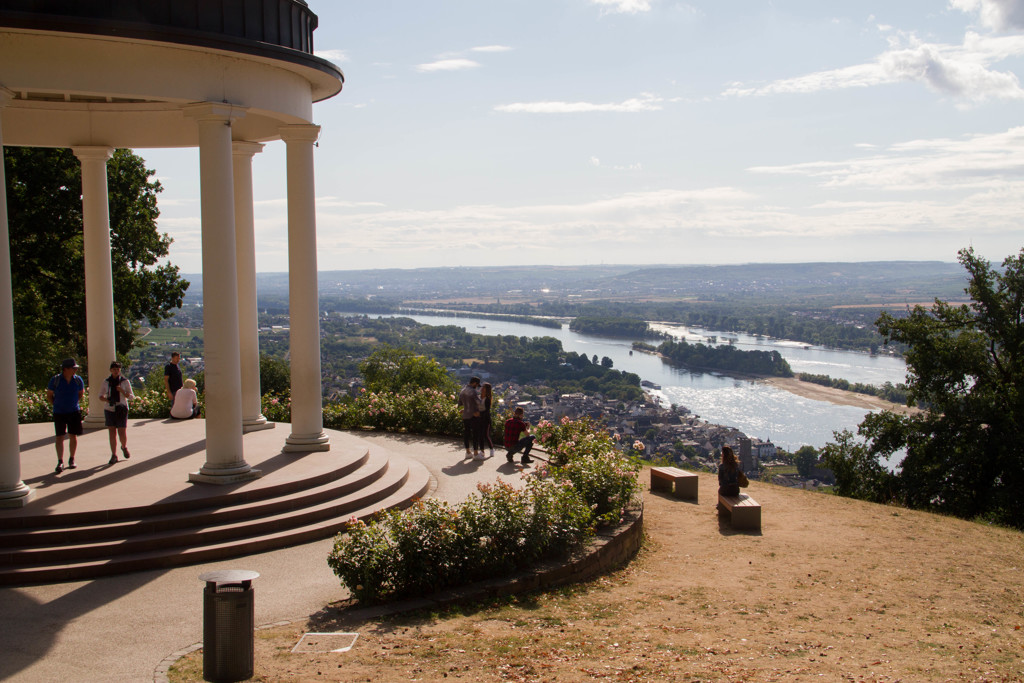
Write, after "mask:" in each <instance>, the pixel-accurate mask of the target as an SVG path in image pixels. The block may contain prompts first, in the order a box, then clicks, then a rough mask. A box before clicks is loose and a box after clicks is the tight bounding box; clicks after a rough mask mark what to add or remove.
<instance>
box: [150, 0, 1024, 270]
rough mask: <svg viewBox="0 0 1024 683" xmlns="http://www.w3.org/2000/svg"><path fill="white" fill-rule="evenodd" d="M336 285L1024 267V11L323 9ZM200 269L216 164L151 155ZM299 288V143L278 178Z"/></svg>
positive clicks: (324, 235) (572, 0)
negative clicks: (792, 268) (1016, 260)
mask: <svg viewBox="0 0 1024 683" xmlns="http://www.w3.org/2000/svg"><path fill="white" fill-rule="evenodd" d="M309 4H310V7H311V8H312V10H313V11H314V12H315V13H316V14H317V15H318V16H319V19H320V25H319V28H318V30H317V31H316V33H315V34H314V41H315V45H316V48H317V53H318V54H321V56H324V57H326V58H328V59H330V60H331V61H333V62H335V63H336V64H338V66H340V67H341V68H342V69H343V70H344V72H345V75H346V83H345V88H344V90H343V91H342V92H341V93H340V94H339V95H338V96H336V97H334V98H333V99H330V100H327V101H325V102H322V103H320V104H317V105H315V106H314V116H315V121H314V122H315V123H318V124H320V125H321V126H323V130H322V133H321V138H320V143H319V147H318V148H317V150H316V173H317V177H316V195H317V228H318V244H319V252H318V253H319V268H320V270H346V269H363V268H394V267H399V268H411V267H425V266H469V265H488V264H599V263H637V264H642V263H678V264H695V263H708V264H717V263H747V262H806V261H865V260H889V259H911V260H941V261H953V260H955V258H956V252H957V250H958V249H960V248H962V247H966V246H974V247H975V249H976V250H977V251H978V252H980V253H981V254H982V255H984V256H986V257H988V258H990V259H992V260H993V261H1001V260H1002V259H1003V258H1004V257H1006V256H1008V255H1010V254H1014V253H1017V252H1018V251H1019V250H1020V249H1021V248H1022V247H1024V228H1022V222H1021V213H1022V208H1024V201H1022V200H1024V88H1022V86H1021V83H1020V79H1019V76H1018V74H1021V73H1022V72H1024V0H932V1H930V2H924V1H918V0H899V2H892V1H891V0H889V1H888V2H874V1H871V0H868V1H865V0H861V1H858V2H849V1H835V0H833V1H830V2H821V1H820V0H817V1H811V0H806V1H797V0H774V1H767V0H744V1H743V2H737V1H735V0H718V1H717V2H714V1H711V0H700V1H693V2H681V1H677V0H504V1H498V0H431V1H430V2H424V1H423V0H374V1H372V2H370V1H363V2H339V1H336V0H335V1H328V0H309ZM138 152H139V153H140V154H141V155H142V156H143V157H144V158H145V159H146V160H147V162H148V164H149V166H151V167H152V168H155V169H156V171H157V176H158V178H159V179H160V180H161V182H162V183H163V185H164V187H165V191H164V192H163V193H162V194H161V196H160V208H161V211H162V216H161V219H160V227H161V229H162V230H164V231H166V232H168V233H170V235H171V236H172V237H173V238H174V239H175V244H174V245H173V246H172V251H171V255H170V258H171V261H172V262H173V263H175V264H177V265H179V266H180V267H181V269H182V270H183V271H184V272H198V271H199V270H201V266H200V250H199V244H200V232H199V186H198V151H197V150H138ZM254 174H255V185H256V187H255V191H256V197H257V203H256V207H255V210H256V222H257V228H256V229H257V250H258V253H257V269H258V270H259V271H261V272H266V271H283V270H287V261H286V254H287V238H286V227H285V226H286V217H285V211H286V206H285V201H284V197H285V180H286V178H285V172H284V143H281V142H275V143H271V144H269V145H267V148H266V149H265V151H264V152H263V153H261V154H259V155H257V157H256V159H255V161H254Z"/></svg>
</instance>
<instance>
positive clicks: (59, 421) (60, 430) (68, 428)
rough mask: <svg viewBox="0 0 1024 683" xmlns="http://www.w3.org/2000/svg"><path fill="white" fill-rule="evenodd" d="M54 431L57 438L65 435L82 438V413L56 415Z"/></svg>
mask: <svg viewBox="0 0 1024 683" xmlns="http://www.w3.org/2000/svg"><path fill="white" fill-rule="evenodd" d="M53 430H54V433H55V434H56V435H57V436H64V434H65V433H67V434H71V435H73V436H81V435H82V411H81V410H76V411H75V412H73V413H54V414H53Z"/></svg>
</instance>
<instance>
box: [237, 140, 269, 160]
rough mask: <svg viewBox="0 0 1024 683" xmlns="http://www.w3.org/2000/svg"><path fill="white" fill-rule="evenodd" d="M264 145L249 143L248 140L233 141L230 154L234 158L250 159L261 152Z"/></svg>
mask: <svg viewBox="0 0 1024 683" xmlns="http://www.w3.org/2000/svg"><path fill="white" fill-rule="evenodd" d="M263 147H264V145H263V144H262V143H259V142H249V141H248V140H234V141H232V142H231V154H232V155H234V156H236V157H244V156H247V157H249V158H252V157H253V156H255V155H257V154H259V153H260V152H262V151H263Z"/></svg>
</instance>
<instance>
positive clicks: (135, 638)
mask: <svg viewBox="0 0 1024 683" xmlns="http://www.w3.org/2000/svg"><path fill="white" fill-rule="evenodd" d="M153 424H154V425H161V424H164V423H163V422H162V421H153ZM201 424H202V423H200V422H196V423H193V425H192V426H191V427H189V428H195V429H199V432H197V433H201V429H200V427H201ZM183 426H185V425H183V424H175V425H173V427H174V428H175V429H177V428H181V427H183ZM162 429H163V428H162V427H155V428H154V429H152V430H149V431H151V432H152V436H149V437H147V434H146V432H147V427H146V425H144V424H141V421H140V424H139V425H133V427H132V428H131V429H130V430H129V447H130V450H131V452H132V458H131V460H130V461H128V462H121V463H118V464H117V465H114V466H108V465H106V459H107V458H108V457H109V451H108V450H107V447H106V434H105V433H99V432H95V433H87V434H86V436H85V437H84V438H83V439H82V441H81V442H80V445H79V455H78V465H79V467H78V469H77V470H72V471H65V472H64V473H62V474H61V475H52V470H53V466H54V464H55V463H56V456H55V455H54V451H53V446H52V427H50V426H49V425H25V426H23V427H22V435H21V437H22V439H21V441H22V444H23V446H22V463H23V469H22V472H23V477H24V480H25V482H26V483H28V484H29V485H30V486H33V487H36V488H37V490H38V491H39V494H38V495H40V499H39V500H38V501H35V502H37V503H38V502H42V501H45V500H46V499H47V498H49V500H50V501H51V502H55V503H56V502H58V501H60V502H61V503H62V505H61V507H63V506H65V505H72V504H80V503H78V502H77V501H78V500H79V499H80V497H79V496H72V495H69V494H68V493H67V491H69V490H70V489H71V482H70V480H68V481H67V482H64V483H62V480H61V478H62V477H67V476H68V475H69V474H70V475H74V476H81V477H82V478H83V479H84V481H85V482H86V485H87V486H88V488H89V489H90V497H91V498H93V499H96V498H99V497H104V496H110V497H111V499H114V498H117V497H119V496H131V495H133V491H134V493H135V494H138V493H140V488H141V491H145V490H146V488H147V487H148V486H149V484H146V485H143V484H144V480H145V479H146V478H147V477H146V476H144V475H143V473H144V472H151V471H153V470H154V469H156V468H155V467H152V465H153V464H154V461H155V460H157V459H158V458H161V457H164V456H163V455H158V454H157V453H158V452H161V451H166V450H167V446H166V445H165V444H163V443H160V441H162V439H158V438H156V437H157V435H158V433H159V432H161V431H162ZM287 429H288V427H287V425H279V426H278V428H277V429H275V430H272V432H277V434H276V435H273V434H272V433H271V431H266V432H256V433H253V434H249V435H246V439H247V441H246V454H247V455H246V459H247V460H249V461H250V463H253V462H254V461H255V460H257V458H250V455H249V454H250V447H249V441H250V440H253V441H256V440H259V439H274V438H280V439H283V438H284V437H285V436H287V433H286V432H287ZM336 434H338V436H339V437H342V439H341V440H344V439H348V438H351V435H352V433H336ZM47 435H50V436H48V437H47ZM357 436H358V437H360V438H363V439H366V440H367V441H369V442H371V443H374V444H377V445H379V446H381V447H383V448H385V449H387V450H389V451H391V452H392V453H395V454H397V455H400V456H405V457H408V458H410V459H413V460H416V461H418V462H420V463H422V464H423V465H424V466H425V467H426V468H427V469H428V470H429V471H430V473H431V476H432V478H433V480H434V481H433V482H432V489H433V491H432V493H431V494H430V495H432V496H434V497H437V498H442V499H445V500H449V501H458V500H461V499H463V498H465V496H467V495H468V494H469V493H471V492H472V491H474V490H475V489H476V485H477V484H478V483H480V482H489V481H494V480H495V479H496V478H502V479H509V480H513V481H517V480H519V479H520V472H521V470H519V468H517V467H513V466H510V465H508V464H507V463H506V462H505V460H504V457H503V454H502V452H501V451H500V450H499V451H498V456H497V457H496V458H494V459H488V460H485V461H482V462H472V461H466V460H463V459H462V456H463V450H462V447H461V444H458V443H456V442H455V441H454V440H451V439H439V438H433V437H421V436H408V435H389V434H382V433H376V432H367V433H361V434H357ZM47 439H48V440H47ZM186 442H187V443H188V444H190V445H189V446H183V447H182V448H183V450H184V451H188V456H189V457H196V455H195V454H198V453H201V452H202V443H199V444H198V445H196V443H195V442H196V439H187V440H186ZM165 455H166V454H165ZM66 457H67V456H66V455H65V462H67V460H66ZM165 459H166V460H168V461H172V462H173V461H174V460H175V458H173V457H168V458H165ZM200 462H202V460H200ZM44 463H45V464H44ZM147 463H148V465H150V466H149V467H147ZM164 464H166V463H164ZM179 465H180V469H181V470H182V472H181V477H182V479H184V478H185V477H186V475H187V472H188V471H189V470H188V467H187V466H185V463H179ZM118 468H120V469H118ZM132 468H137V470H138V472H139V478H138V480H136V479H135V478H133V476H130V475H129V474H127V473H130V472H131V471H132ZM148 476H153V475H148ZM136 481H138V482H139V484H138V487H137V486H136V483H135V482H136ZM93 482H95V483H93ZM151 483H152V482H151ZM80 485H81V484H80ZM189 487H190V485H185V484H183V486H182V491H183V493H182V494H181V495H188V494H187V491H186V490H187V489H188V488H189ZM62 491H63V492H65V493H63V494H62V493H61V492H62ZM44 494H45V495H44ZM54 509H60V508H59V507H57V506H55V507H54ZM331 545H332V541H331V540H330V539H324V540H322V541H317V542H315V543H309V544H306V545H301V546H296V547H293V548H286V549H283V550H277V551H274V552H269V553H264V554H259V555H251V556H248V557H241V558H236V559H232V560H225V561H222V562H216V563H210V564H203V565H196V566H191V567H181V568H177V569H170V570H159V571H151V572H139V573H135V574H125V575H122V576H115V577H109V578H101V579H94V580H91V581H81V582H73V583H61V584H52V585H40V586H29V587H23V588H3V589H0V615H2V617H0V619H2V622H0V653H2V655H0V680H3V681H12V682H19V683H29V682H31V683H35V682H43V681H45V682H47V683H49V682H51V681H61V680H64V681H83V682H84V681H117V682H119V683H121V682H124V681H140V682H141V681H147V682H149V681H152V680H153V672H154V670H155V669H156V667H157V666H158V665H159V664H160V662H161V660H163V659H164V658H165V657H166V656H167V655H169V654H171V653H172V652H175V651H177V650H180V649H181V648H184V647H186V646H188V645H191V644H192V643H196V642H199V641H201V640H202V592H203V585H204V584H203V583H202V582H201V581H199V579H198V577H199V575H200V574H202V573H204V572H208V571H213V570H216V569H249V570H253V571H257V572H259V573H260V578H258V579H257V580H256V581H255V582H254V584H253V586H254V588H255V591H256V623H257V624H265V623H272V622H276V621H282V620H292V619H299V618H302V617H305V616H307V615H309V614H311V613H313V612H315V611H317V610H318V609H320V608H321V607H323V606H324V605H325V604H327V603H329V602H332V601H336V600H341V599H344V598H346V597H348V596H347V593H346V592H345V590H344V589H343V588H342V587H341V584H340V583H339V581H338V579H337V577H335V576H334V574H332V573H331V571H330V569H329V568H328V567H327V562H326V558H327V554H328V552H329V551H330V549H331Z"/></svg>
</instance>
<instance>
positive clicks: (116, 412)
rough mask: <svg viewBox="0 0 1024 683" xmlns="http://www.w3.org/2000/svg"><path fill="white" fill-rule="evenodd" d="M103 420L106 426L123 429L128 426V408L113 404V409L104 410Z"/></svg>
mask: <svg viewBox="0 0 1024 683" xmlns="http://www.w3.org/2000/svg"><path fill="white" fill-rule="evenodd" d="M103 422H104V423H105V424H106V425H107V426H108V427H117V428H118V429H124V428H125V427H127V426H128V408H126V407H125V406H120V405H118V406H114V409H113V410H104V411H103Z"/></svg>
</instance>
